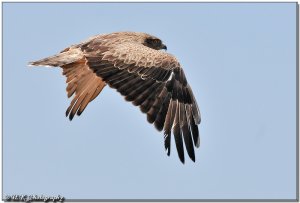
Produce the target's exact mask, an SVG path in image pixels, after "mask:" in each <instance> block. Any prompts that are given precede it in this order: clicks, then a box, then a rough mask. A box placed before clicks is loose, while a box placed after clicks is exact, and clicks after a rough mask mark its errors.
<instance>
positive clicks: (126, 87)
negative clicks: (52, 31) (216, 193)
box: [30, 32, 201, 162]
mask: <svg viewBox="0 0 300 203" xmlns="http://www.w3.org/2000/svg"><path fill="white" fill-rule="evenodd" d="M161 49H166V46H165V45H164V44H163V43H162V41H161V40H160V39H158V38H156V37H154V36H151V35H149V34H146V33H137V32H116V33H111V34H102V35H96V36H94V37H91V38H89V39H88V40H86V41H84V42H82V43H79V44H76V45H72V46H70V47H68V48H66V49H64V50H63V51H62V52H60V53H59V54H57V55H54V56H51V57H48V58H45V59H41V60H38V61H35V62H31V63H30V65H33V66H53V67H61V68H62V69H63V74H64V75H65V76H66V77H67V81H66V82H67V93H68V97H71V96H72V95H74V97H73V99H72V101H71V104H70V106H69V107H68V109H67V111H66V116H69V119H70V120H72V119H73V117H74V115H75V114H77V115H78V116H79V115H80V114H81V113H82V112H83V111H84V109H85V108H86V106H87V105H88V104H89V102H91V101H92V100H93V99H95V98H96V97H97V96H98V95H99V93H100V92H101V91H102V89H103V88H104V87H105V86H106V85H109V86H110V87H112V88H114V89H116V90H117V91H118V92H120V93H121V94H122V95H123V96H125V99H126V100H127V101H131V102H132V103H133V104H134V105H136V106H139V107H140V109H141V111H142V112H143V113H146V114H147V119H148V121H149V122H150V123H153V124H154V125H155V127H156V128H157V129H158V130H159V131H161V130H164V134H165V148H166V150H167V152H168V155H170V147H171V144H170V142H171V132H172V131H173V134H174V138H175V143H176V147H177V151H178V155H179V158H180V160H181V161H182V162H184V150H183V140H182V137H183V139H184V143H185V146H186V149H187V152H188V155H189V156H190V158H191V159H192V160H193V161H195V154H194V145H195V146H196V147H199V144H200V138H199V131H198V126H197V125H198V124H200V120H201V119H200V112H199V109H198V106H197V103H196V100H195V98H194V95H193V92H192V89H191V88H190V86H189V84H188V83H187V80H186V78H185V75H184V72H183V70H182V68H181V67H180V64H179V62H178V61H177V59H176V58H175V57H174V56H172V55H171V54H168V53H166V52H164V51H161Z"/></svg>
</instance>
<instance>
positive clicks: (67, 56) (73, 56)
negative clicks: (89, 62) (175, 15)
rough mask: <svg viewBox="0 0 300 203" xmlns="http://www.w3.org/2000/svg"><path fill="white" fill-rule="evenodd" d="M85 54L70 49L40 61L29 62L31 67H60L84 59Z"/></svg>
mask: <svg viewBox="0 0 300 203" xmlns="http://www.w3.org/2000/svg"><path fill="white" fill-rule="evenodd" d="M82 57H83V54H82V51H81V50H80V49H69V50H68V51H65V52H62V53H59V54H56V55H54V56H50V57H47V58H44V59H41V60H38V61H33V62H29V63H28V65H29V66H52V67H59V66H63V65H66V64H70V63H73V62H75V61H78V60H80V59H82Z"/></svg>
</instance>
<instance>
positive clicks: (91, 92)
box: [61, 58, 106, 120]
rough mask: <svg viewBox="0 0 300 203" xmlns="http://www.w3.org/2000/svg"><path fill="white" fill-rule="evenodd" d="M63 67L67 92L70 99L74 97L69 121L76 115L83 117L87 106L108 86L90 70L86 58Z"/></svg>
mask: <svg viewBox="0 0 300 203" xmlns="http://www.w3.org/2000/svg"><path fill="white" fill-rule="evenodd" d="M61 67H62V69H63V75H65V76H66V77H67V80H66V83H67V89H66V90H67V93H68V97H71V96H72V95H74V97H73V99H72V101H71V103H70V106H69V107H68V109H67V111H66V116H69V119H70V120H72V119H73V117H74V115H75V114H77V115H78V116H79V115H81V113H82V112H83V111H84V109H85V108H86V107H87V105H88V104H89V103H90V102H91V101H92V100H94V99H95V98H96V97H97V96H98V95H99V93H100V92H101V91H102V89H103V88H104V86H105V85H106V84H105V82H104V81H103V80H102V79H101V78H100V77H98V76H97V75H96V74H95V73H93V71H92V70H91V69H89V67H88V66H87V65H86V60H85V59H84V58H83V59H81V60H78V61H76V62H73V63H70V64H66V65H63V66H61Z"/></svg>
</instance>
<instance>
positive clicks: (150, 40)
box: [143, 36, 167, 50]
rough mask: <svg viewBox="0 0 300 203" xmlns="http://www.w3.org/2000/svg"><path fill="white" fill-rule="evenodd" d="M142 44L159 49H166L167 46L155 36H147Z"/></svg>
mask: <svg viewBox="0 0 300 203" xmlns="http://www.w3.org/2000/svg"><path fill="white" fill-rule="evenodd" d="M143 44H144V45H145V46H147V47H150V48H152V49H156V50H160V49H165V50H167V46H166V45H164V44H163V43H162V41H161V40H160V39H158V38H156V37H153V36H149V37H146V38H145V41H144V42H143Z"/></svg>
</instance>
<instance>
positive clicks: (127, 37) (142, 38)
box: [110, 32, 167, 50]
mask: <svg viewBox="0 0 300 203" xmlns="http://www.w3.org/2000/svg"><path fill="white" fill-rule="evenodd" d="M110 36H114V37H117V38H118V40H117V41H116V42H117V43H120V42H122V43H124V42H135V43H141V44H143V45H144V46H146V47H149V48H151V49H155V50H161V49H165V50H167V46H166V45H165V44H163V43H162V41H161V40H160V39H159V38H157V37H155V36H152V35H149V34H147V33H142V32H116V33H113V35H110Z"/></svg>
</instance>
